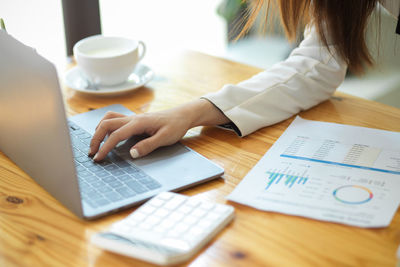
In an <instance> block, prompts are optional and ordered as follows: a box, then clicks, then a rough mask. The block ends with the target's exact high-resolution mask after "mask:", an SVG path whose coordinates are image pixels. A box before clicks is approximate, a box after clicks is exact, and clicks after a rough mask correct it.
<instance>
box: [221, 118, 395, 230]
mask: <svg viewBox="0 0 400 267" xmlns="http://www.w3.org/2000/svg"><path fill="white" fill-rule="evenodd" d="M228 199H229V200H232V201H235V202H238V203H241V204H245V205H248V206H251V207H254V208H257V209H260V210H265V211H273V212H280V213H285V214H290V215H296V216H303V217H308V218H313V219H317V220H322V221H329V222H336V223H342V224H348V225H353V226H359V227H385V226H388V225H389V224H390V222H391V220H392V217H393V215H394V214H395V212H396V210H397V208H398V206H399V203H400V133H398V132H390V131H384V130H377V129H370V128H364V127H356V126H349V125H342V124H335V123H326V122H317V121H309V120H305V119H301V118H300V117H297V118H296V119H295V120H294V121H293V122H292V124H291V125H290V126H289V127H288V128H287V130H286V131H285V132H284V133H283V134H282V136H281V137H280V138H279V139H278V140H277V141H276V142H275V144H274V145H273V146H272V147H271V148H270V149H269V151H268V152H267V153H266V154H265V155H264V156H263V157H262V158H261V160H260V161H259V162H258V163H257V164H256V165H255V166H254V168H253V169H251V171H250V172H249V173H248V174H247V175H246V177H244V178H243V180H242V181H241V182H240V184H239V185H238V186H237V187H236V188H235V190H234V191H233V192H232V193H231V194H230V195H229V196H228Z"/></svg>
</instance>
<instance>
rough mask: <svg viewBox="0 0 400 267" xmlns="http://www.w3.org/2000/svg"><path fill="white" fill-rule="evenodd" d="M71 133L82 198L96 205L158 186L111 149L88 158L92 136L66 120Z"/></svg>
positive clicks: (108, 202) (141, 192)
mask: <svg viewBox="0 0 400 267" xmlns="http://www.w3.org/2000/svg"><path fill="white" fill-rule="evenodd" d="M68 124H69V128H70V136H71V142H72V148H73V153H74V160H75V165H76V171H77V174H78V181H79V187H80V192H81V195H82V198H83V200H84V201H85V202H87V203H88V204H89V205H90V206H91V207H93V208H97V207H101V206H105V205H108V204H110V203H113V202H119V201H121V200H123V199H126V198H130V197H133V196H136V195H139V194H143V193H145V192H148V191H151V190H155V189H157V188H159V187H161V184H160V183H158V182H157V181H156V180H154V179H153V178H151V177H150V176H148V175H147V174H145V173H144V172H143V171H142V170H140V169H139V168H138V167H136V166H134V165H131V164H129V163H128V162H127V161H126V160H124V159H123V158H121V157H120V156H118V155H117V154H116V153H114V152H110V153H108V155H107V157H106V158H105V159H104V160H103V161H101V162H99V163H96V162H94V161H93V160H92V159H91V158H90V157H88V155H87V154H88V151H89V146H90V140H91V138H92V136H91V135H90V134H89V133H88V132H86V131H85V130H83V129H82V128H80V127H79V126H77V125H76V124H74V123H72V122H69V123H68Z"/></svg>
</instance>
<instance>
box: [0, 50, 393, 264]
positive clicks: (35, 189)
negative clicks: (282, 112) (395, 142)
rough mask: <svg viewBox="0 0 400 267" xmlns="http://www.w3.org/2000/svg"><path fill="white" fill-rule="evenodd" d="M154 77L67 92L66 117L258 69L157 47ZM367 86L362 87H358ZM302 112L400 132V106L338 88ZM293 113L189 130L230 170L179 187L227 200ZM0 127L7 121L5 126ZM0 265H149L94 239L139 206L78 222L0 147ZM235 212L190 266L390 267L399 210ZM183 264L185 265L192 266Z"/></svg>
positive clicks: (176, 99)
mask: <svg viewBox="0 0 400 267" xmlns="http://www.w3.org/2000/svg"><path fill="white" fill-rule="evenodd" d="M148 64H149V65H150V66H151V67H152V68H153V69H154V70H155V72H156V77H155V78H154V80H153V81H151V82H150V83H149V84H148V85H147V86H146V87H143V88H141V89H138V90H136V91H134V92H132V93H129V94H126V95H123V96H118V97H112V98H101V97H93V96H85V95H81V94H78V93H75V92H74V91H72V90H71V89H68V88H66V89H65V90H64V93H65V100H66V103H67V105H68V113H69V114H71V115H72V114H77V113H81V112H85V111H88V110H91V109H94V108H99V107H102V106H106V105H109V104H113V103H121V104H123V105H125V106H126V107H128V108H130V109H132V110H133V111H135V112H137V113H141V112H150V111H156V110H161V109H165V108H169V107H172V106H175V105H177V104H180V103H183V102H186V101H188V100H191V99H195V98H197V97H199V96H201V95H203V94H205V93H206V92H210V91H216V90H218V89H219V88H221V87H222V85H224V84H226V83H237V82H239V81H241V80H243V79H246V78H249V77H251V76H252V75H254V74H255V73H257V72H259V71H260V70H259V69H257V68H253V67H249V66H246V65H242V64H238V63H233V62H230V61H228V60H224V59H219V58H215V57H211V56H207V55H204V54H200V53H195V52H181V53H174V54H170V55H163V54H153V57H152V58H150V57H149V58H148ZM360 90H362V88H360ZM300 115H301V116H302V117H303V118H306V119H312V120H319V121H328V122H336V123H343V124H351V125H358V126H366V127H373V128H378V129H385V130H392V131H400V109H396V108H393V107H389V106H385V105H382V104H379V103H375V102H372V101H366V100H362V99H359V98H355V97H351V96H349V95H344V94H340V93H336V94H335V95H334V97H332V98H331V99H330V100H329V101H326V102H324V103H322V104H320V105H318V106H316V107H314V108H312V109H310V110H308V111H305V112H302V113H301V114H300ZM292 119H293V118H291V119H288V120H286V121H283V122H281V123H278V124H276V125H274V126H271V127H267V128H264V129H261V130H259V131H257V132H255V133H253V134H251V135H249V136H247V137H245V138H239V137H237V136H236V135H235V134H234V133H232V132H229V131H225V130H221V129H218V128H214V127H197V128H195V129H192V130H191V131H189V132H188V134H187V135H186V137H185V138H184V140H183V141H182V142H183V143H184V144H185V145H187V146H189V147H191V148H193V149H194V150H196V151H198V152H199V153H201V154H203V155H204V156H206V157H207V158H209V159H211V160H212V161H214V162H215V163H218V164H220V165H221V166H222V167H224V169H225V175H224V176H223V177H221V178H219V179H216V180H214V181H211V182H208V183H205V184H202V185H199V186H196V187H195V188H193V189H189V190H186V191H184V192H182V193H184V194H186V195H191V196H193V195H196V197H198V198H201V199H206V200H211V201H215V202H220V203H225V202H226V200H225V196H227V195H228V194H229V193H230V192H231V191H232V190H233V189H234V187H235V186H236V185H237V184H238V183H239V182H240V181H241V179H242V178H243V177H244V176H245V175H246V173H247V172H248V171H249V170H250V169H251V168H252V167H253V166H254V165H255V164H256V162H257V161H258V160H259V159H260V158H261V157H262V156H263V155H264V153H265V152H266V151H267V150H268V149H269V148H270V147H271V145H272V144H273V143H274V142H275V141H276V140H277V138H278V137H279V136H280V135H281V134H282V132H283V131H284V130H285V129H286V127H287V126H288V125H289V124H290V122H291V121H292ZM2 127H4V125H3V126H2ZM0 177H1V179H0V266H149V265H150V264H147V263H144V262H141V261H137V260H135V259H131V258H128V257H123V256H119V255H116V254H112V253H110V252H106V251H102V250H100V249H98V248H96V247H94V246H92V245H91V244H90V243H89V238H90V236H91V235H92V234H93V233H95V232H96V231H99V230H102V229H105V228H106V227H108V226H109V225H110V224H111V223H113V222H115V221H117V220H120V219H122V218H124V217H126V216H127V215H128V214H129V213H131V212H132V211H133V210H134V208H131V209H129V210H126V211H123V212H119V213H117V214H115V215H111V216H108V217H105V218H102V219H99V220H96V221H82V220H80V219H78V218H77V217H75V216H74V215H73V214H72V213H71V212H70V211H68V210H67V209H66V208H64V207H63V206H62V205H60V204H59V203H58V202H57V201H56V200H55V199H54V198H53V197H52V196H50V195H49V194H48V193H47V192H46V191H45V190H43V189H42V188H41V187H40V186H39V185H37V184H36V183H35V182H34V181H33V180H32V179H31V178H30V177H29V176H27V175H26V174H25V173H24V172H23V171H22V170H21V169H19V168H18V167H17V166H16V165H15V164H14V163H12V162H11V161H10V160H9V159H8V158H7V157H6V156H5V155H4V154H1V153H0ZM229 204H231V205H233V206H234V207H235V211H236V218H235V219H234V221H233V223H231V224H230V225H229V226H228V227H227V228H225V229H224V230H223V231H222V232H221V233H220V234H218V236H217V237H216V238H214V239H213V240H212V241H211V242H210V244H209V245H208V246H206V247H205V248H204V249H203V250H201V251H200V252H199V253H198V254H197V255H196V256H195V257H194V258H193V259H192V260H191V261H190V262H189V263H187V264H191V265H192V266H310V265H311V266H340V265H345V266H394V265H395V262H396V256H395V252H396V249H397V247H398V246H399V244H400V211H398V212H397V213H396V215H395V217H394V219H393V221H392V223H391V224H390V226H389V227H386V228H383V229H361V228H356V227H350V226H344V225H340V224H335V223H326V222H320V221H316V220H311V219H306V218H301V217H295V216H288V215H283V214H278V213H273V212H262V211H258V210H255V209H252V208H250V207H246V206H242V205H239V204H236V203H232V202H231V203H229ZM187 264H186V265H187Z"/></svg>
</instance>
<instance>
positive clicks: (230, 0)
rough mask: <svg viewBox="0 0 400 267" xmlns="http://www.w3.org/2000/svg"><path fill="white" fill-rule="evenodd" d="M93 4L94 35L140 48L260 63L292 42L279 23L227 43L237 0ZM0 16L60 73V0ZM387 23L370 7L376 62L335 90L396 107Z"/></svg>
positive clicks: (395, 65)
mask: <svg viewBox="0 0 400 267" xmlns="http://www.w3.org/2000/svg"><path fill="white" fill-rule="evenodd" d="M65 1H68V0H65ZM86 1H89V0H81V2H80V3H85V2H86ZM78 2H79V1H78ZM98 3H99V4H98V6H99V15H100V19H101V22H100V23H101V31H102V33H103V34H104V35H114V36H125V37H129V38H134V39H141V40H143V41H144V42H145V43H146V44H147V46H148V50H147V52H148V53H151V51H152V50H153V51H155V50H156V49H157V50H160V49H163V51H166V53H170V52H171V51H173V50H181V49H191V50H196V51H200V52H203V53H206V54H211V55H214V56H218V57H223V58H227V59H231V60H233V61H238V62H241V63H245V64H249V65H253V66H257V67H260V68H263V69H266V68H268V67H270V66H271V65H273V64H274V63H276V62H279V61H281V60H284V59H285V58H286V57H287V56H288V55H289V53H290V51H291V50H292V49H293V48H294V46H295V44H290V43H288V42H287V41H286V39H285V37H284V35H283V34H282V31H281V30H279V28H275V29H273V30H272V31H270V32H269V31H267V33H266V34H261V33H260V31H259V30H257V29H254V30H253V31H252V32H251V33H250V34H248V35H247V36H246V37H245V38H243V39H240V40H239V41H236V42H234V41H233V37H234V36H235V33H237V31H238V30H240V27H239V28H236V30H235V25H238V22H237V19H238V17H240V14H242V12H243V7H244V6H243V3H242V2H241V0H201V1H200V0H197V1H195V0H168V1H162V0H146V1H143V0H99V2H98ZM64 4H65V3H64ZM82 5H83V4H82ZM72 14H73V13H72ZM377 14H380V20H381V24H380V26H377V25H378V24H379V23H378V21H379V19H378V16H377ZM0 17H2V18H3V19H4V20H5V23H6V27H7V30H8V32H9V33H10V34H12V35H13V36H14V37H16V38H17V39H19V40H20V41H22V42H24V43H25V44H27V45H30V46H32V47H35V48H36V49H37V51H38V52H39V53H40V54H41V55H43V56H44V57H46V58H47V59H49V60H50V61H52V62H53V63H54V64H55V65H56V67H57V69H58V71H59V73H60V76H61V78H62V74H63V73H64V71H65V68H66V65H67V64H68V57H67V47H66V39H65V27H64V18H63V4H62V1H61V0H35V1H33V0H30V1H29V0H0ZM71 19H72V20H73V16H71ZM91 20H92V18H91V17H90V16H89V17H87V21H91ZM395 26H396V20H395V18H394V17H392V16H391V15H389V14H388V13H387V12H386V11H384V10H380V11H379V10H377V12H376V14H375V16H373V17H372V19H371V21H370V26H369V27H368V40H369V41H368V43H369V46H370V48H371V50H372V51H373V55H374V58H375V61H376V62H377V64H376V66H374V68H370V69H368V70H367V72H366V75H364V76H362V77H356V76H354V75H351V74H349V75H347V77H346V80H345V82H344V83H343V84H342V85H341V86H340V88H339V89H338V90H339V91H343V92H346V93H348V94H352V95H355V96H359V97H363V98H366V99H371V100H375V101H379V102H382V103H385V104H388V105H392V106H396V107H398V108H400V38H399V37H400V36H399V35H395V33H394V32H395ZM377 32H379V34H378V33H377ZM0 60H1V59H0Z"/></svg>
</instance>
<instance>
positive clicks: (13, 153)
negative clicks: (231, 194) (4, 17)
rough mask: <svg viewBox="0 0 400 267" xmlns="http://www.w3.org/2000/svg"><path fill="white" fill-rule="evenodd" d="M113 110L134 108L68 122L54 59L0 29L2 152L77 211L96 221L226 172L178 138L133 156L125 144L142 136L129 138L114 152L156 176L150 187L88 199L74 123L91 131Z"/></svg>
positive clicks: (131, 165)
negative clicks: (121, 195) (112, 198)
mask: <svg viewBox="0 0 400 267" xmlns="http://www.w3.org/2000/svg"><path fill="white" fill-rule="evenodd" d="M109 110H112V111H116V112H120V113H124V114H126V115H130V114H133V113H132V112H131V111H129V110H128V109H126V108H124V107H123V106H121V105H112V106H108V107H105V108H101V109H98V110H93V111H89V112H87V113H83V114H79V115H76V116H73V117H71V118H69V119H68V120H67V119H66V116H65V109H64V103H63V98H62V94H61V90H60V85H59V81H58V78H57V72H56V69H55V67H54V65H53V64H52V63H50V62H49V61H47V60H46V59H44V58H43V57H41V56H40V55H38V54H37V53H36V52H35V51H34V50H33V49H32V48H30V47H28V46H25V45H24V44H22V43H20V42H19V41H17V40H16V39H14V38H13V37H12V36H10V35H8V34H7V33H6V32H5V31H3V30H0V125H1V131H0V151H2V152H3V153H5V154H6V155H7V156H8V157H9V158H10V159H11V160H12V161H14V162H15V163H16V164H17V165H18V166H19V167H20V168H21V169H23V170H24V171H25V172H26V173H27V174H28V175H29V176H31V177H32V178H33V179H34V180H35V181H36V182H37V183H38V184H40V185H41V186H42V187H44V188H45V189H46V190H47V191H48V192H49V193H51V194H52V195H53V196H54V197H55V198H56V199H57V200H59V201H60V202H61V203H62V204H63V205H64V206H66V207H67V208H68V209H70V210H71V211H72V212H73V213H75V214H76V215H77V216H78V217H81V218H85V219H94V218H97V217H100V216H104V215H106V214H109V213H113V212H115V211H118V210H120V209H124V208H127V207H130V206H133V205H137V204H139V203H141V202H143V201H145V200H146V199H148V198H150V197H152V196H154V195H156V194H157V193H159V192H162V191H177V190H180V189H184V188H187V187H190V186H193V185H196V184H199V183H202V182H205V181H208V180H211V179H214V178H217V177H219V176H221V175H222V174H223V169H222V168H221V167H219V166H217V165H216V164H214V163H213V162H211V161H209V160H208V159H206V158H204V157H203V156H201V155H199V154H198V153H196V152H195V151H193V150H191V149H189V148H187V147H185V146H183V145H182V144H180V143H178V144H175V145H173V146H168V147H163V148H159V149H157V150H156V151H154V152H153V153H151V154H150V155H148V156H146V157H143V158H141V159H136V160H132V159H131V158H130V157H129V153H128V150H129V148H130V146H131V145H133V143H134V142H136V141H137V140H135V138H132V139H130V140H127V141H126V142H122V143H121V144H120V145H119V146H118V147H117V148H116V149H115V150H114V151H113V152H112V153H113V155H118V156H119V157H121V158H123V159H125V160H126V161H127V162H128V164H127V165H129V166H126V164H125V165H121V166H125V169H122V170H123V171H126V170H131V171H132V169H133V168H136V169H137V170H139V171H140V172H141V173H145V175H147V177H151V178H152V179H154V180H155V181H156V182H153V183H152V185H153V186H151V187H150V188H153V189H149V188H147V190H148V191H145V192H142V193H138V192H135V194H134V195H132V196H129V197H127V198H123V199H121V200H116V201H110V202H109V203H107V204H104V205H89V204H88V202H87V201H86V200H85V198H86V199H88V198H87V195H86V194H85V195H84V194H83V189H84V186H82V184H83V183H82V181H81V180H79V181H78V175H77V173H79V172H80V170H78V167H77V166H78V165H79V164H80V163H79V162H77V161H76V159H75V160H74V157H73V155H74V154H75V151H74V150H73V149H72V143H73V141H74V140H72V139H73V138H72V137H70V130H71V127H72V126H71V125H76V126H78V127H79V128H80V129H82V130H83V131H86V132H88V133H89V134H93V133H94V129H95V127H96V125H97V124H98V122H99V120H100V119H101V118H102V117H103V116H104V115H105V113H106V112H107V111H109ZM79 131H80V130H79ZM86 162H87V163H85V162H84V164H91V163H90V162H88V161H86ZM81 172H82V173H84V172H86V170H84V171H81ZM91 175H92V174H91ZM92 176H96V175H92ZM96 177H97V176H96ZM80 178H81V176H79V179H80ZM143 179H147V180H149V179H148V178H143ZM139 182H142V180H139ZM121 183H123V182H121ZM133 183H134V182H131V184H133ZM139 184H140V183H139ZM113 185H118V183H117V182H115V183H113ZM142 185H144V186H143V187H144V188H146V186H145V185H146V184H142ZM154 185H155V186H154ZM108 186H110V185H108ZM117 189H118V190H119V187H118V188H112V192H117V191H116V190H117ZM139 191H140V190H139ZM110 194H111V193H110ZM83 195H84V196H86V197H84V199H82V196H83ZM89 202H90V199H89ZM91 203H93V201H92V202H91Z"/></svg>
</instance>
